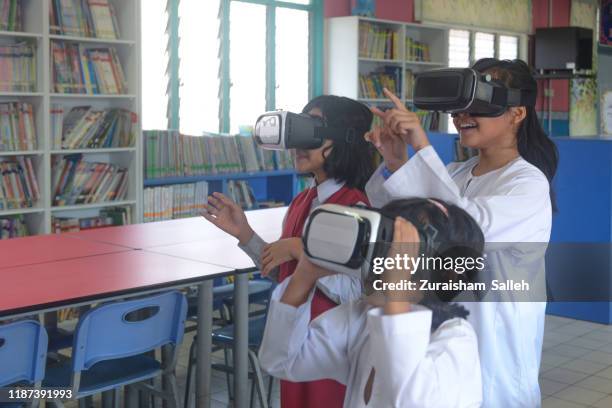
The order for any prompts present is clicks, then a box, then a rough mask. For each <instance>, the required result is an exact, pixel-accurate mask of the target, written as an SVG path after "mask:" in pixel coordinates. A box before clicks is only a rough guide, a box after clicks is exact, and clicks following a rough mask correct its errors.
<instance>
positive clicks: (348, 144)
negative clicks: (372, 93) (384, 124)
mask: <svg viewBox="0 0 612 408" xmlns="http://www.w3.org/2000/svg"><path fill="white" fill-rule="evenodd" d="M315 108H318V109H319V110H321V114H322V116H323V120H324V121H325V124H326V125H327V126H329V127H338V128H352V129H354V134H353V135H352V137H351V138H350V140H349V141H342V142H340V141H337V140H334V141H333V148H331V152H330V153H329V154H328V155H327V157H325V162H324V164H323V169H324V170H325V173H326V174H327V176H328V177H330V178H334V179H336V180H338V181H342V182H344V183H345V184H346V186H347V187H350V188H357V189H359V190H363V189H364V188H365V184H366V183H367V181H368V180H369V179H370V176H371V175H372V173H373V172H374V149H373V148H372V145H371V144H370V143H368V142H366V141H365V139H364V137H363V136H364V135H365V133H366V132H368V131H369V130H370V127H371V126H372V117H373V115H372V112H371V111H370V109H369V108H368V107H367V106H365V105H364V104H362V103H359V102H357V101H355V100H353V99H350V98H346V97H343V96H336V95H321V96H317V97H316V98H314V99H313V100H311V101H310V102H308V104H307V105H306V106H304V109H303V110H302V112H303V113H308V112H310V111H311V110H313V109H315Z"/></svg>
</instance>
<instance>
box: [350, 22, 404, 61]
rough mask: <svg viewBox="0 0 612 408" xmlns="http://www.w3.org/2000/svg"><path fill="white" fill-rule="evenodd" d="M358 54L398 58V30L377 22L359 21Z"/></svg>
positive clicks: (391, 58) (378, 57)
mask: <svg viewBox="0 0 612 408" xmlns="http://www.w3.org/2000/svg"><path fill="white" fill-rule="evenodd" d="M359 56H360V57H361V58H376V59H388V60H396V59H398V58H399V32H397V31H394V30H392V29H390V28H385V27H384V26H380V25H378V24H373V23H368V22H363V21H362V22H360V23H359Z"/></svg>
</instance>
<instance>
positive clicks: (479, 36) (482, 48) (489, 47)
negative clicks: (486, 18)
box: [474, 33, 495, 61]
mask: <svg viewBox="0 0 612 408" xmlns="http://www.w3.org/2000/svg"><path fill="white" fill-rule="evenodd" d="M493 57H495V35H494V34H490V33H475V34H474V61H478V60H479V59H481V58H493Z"/></svg>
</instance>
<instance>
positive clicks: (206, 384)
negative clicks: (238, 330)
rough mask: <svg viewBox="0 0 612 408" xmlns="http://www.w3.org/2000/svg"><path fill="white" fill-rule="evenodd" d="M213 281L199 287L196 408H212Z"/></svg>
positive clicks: (205, 282)
mask: <svg viewBox="0 0 612 408" xmlns="http://www.w3.org/2000/svg"><path fill="white" fill-rule="evenodd" d="M212 315H213V281H212V280H207V281H204V282H203V283H202V284H200V285H199V286H198V329H197V336H198V337H197V346H196V376H195V379H196V384H195V391H196V407H197V408H209V407H210V394H211V389H210V378H211V366H212V321H213V316H212Z"/></svg>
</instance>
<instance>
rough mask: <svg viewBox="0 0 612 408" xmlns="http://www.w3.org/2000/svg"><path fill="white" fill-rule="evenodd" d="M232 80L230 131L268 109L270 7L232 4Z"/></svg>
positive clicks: (253, 122)
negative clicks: (267, 35) (267, 30)
mask: <svg viewBox="0 0 612 408" xmlns="http://www.w3.org/2000/svg"><path fill="white" fill-rule="evenodd" d="M245 27H248V29H245ZM230 81H231V82H230V132H232V133H237V132H238V127H239V126H242V125H247V126H248V125H251V126H252V125H254V124H255V121H256V120H257V117H258V116H259V115H260V114H262V113H263V112H265V111H266V6H263V5H261V4H251V3H242V2H237V1H233V2H231V4H230Z"/></svg>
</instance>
